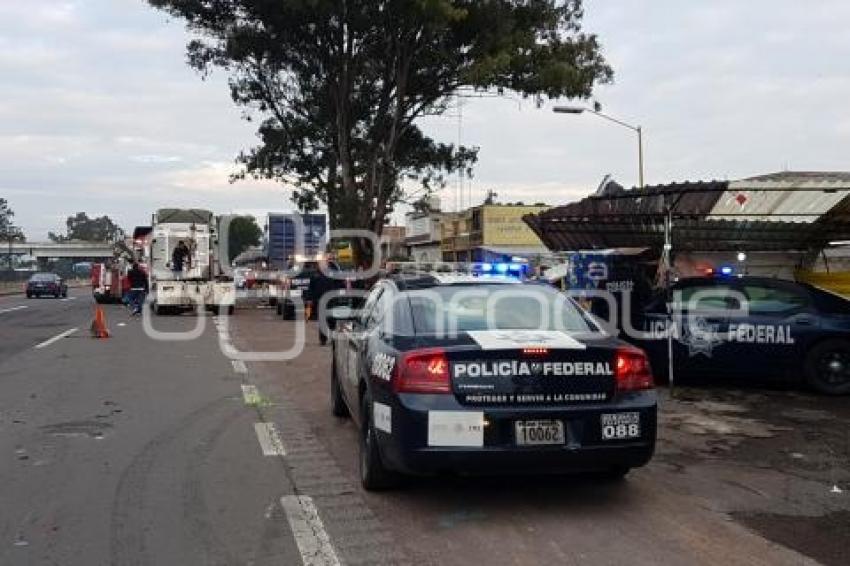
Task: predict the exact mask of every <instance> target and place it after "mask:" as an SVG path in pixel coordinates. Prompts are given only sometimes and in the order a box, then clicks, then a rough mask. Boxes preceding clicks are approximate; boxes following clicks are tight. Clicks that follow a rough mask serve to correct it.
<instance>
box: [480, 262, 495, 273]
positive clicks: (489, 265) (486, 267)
mask: <svg viewBox="0 0 850 566" xmlns="http://www.w3.org/2000/svg"><path fill="white" fill-rule="evenodd" d="M479 269H481V271H483V272H485V273H486V272H489V271H493V264H492V263H482V264H481V265H480V266H479Z"/></svg>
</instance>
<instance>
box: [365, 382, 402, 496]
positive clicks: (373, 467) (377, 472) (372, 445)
mask: <svg viewBox="0 0 850 566" xmlns="http://www.w3.org/2000/svg"><path fill="white" fill-rule="evenodd" d="M360 418H361V421H362V422H361V423H360V483H361V484H362V485H363V489H365V490H366V491H381V490H385V489H390V488H392V487H395V486H396V485H397V484H398V479H399V477H398V474H396V473H394V472H392V471H391V470H388V469H387V468H386V467H385V466H384V462H383V461H382V460H381V452H380V450H379V449H378V435H377V432H376V431H375V423H374V419H373V418H372V396H371V394H369V392H368V391H367V392H366V393H365V394H364V395H363V401H362V403H361V406H360Z"/></svg>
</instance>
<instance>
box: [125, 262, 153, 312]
mask: <svg viewBox="0 0 850 566" xmlns="http://www.w3.org/2000/svg"><path fill="white" fill-rule="evenodd" d="M127 280H128V281H129V282H130V309H131V311H130V312H132V314H134V315H136V314H142V305H144V304H145V297H146V296H147V294H148V275H147V273H145V272H144V271H143V270H142V268H141V266H140V265H139V262H137V261H134V262H133V265H132V267H130V271H128V272H127Z"/></svg>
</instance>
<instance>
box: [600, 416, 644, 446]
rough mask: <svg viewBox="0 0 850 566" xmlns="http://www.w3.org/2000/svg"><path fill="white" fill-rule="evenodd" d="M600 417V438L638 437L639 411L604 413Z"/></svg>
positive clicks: (622, 438) (624, 438) (623, 438)
mask: <svg viewBox="0 0 850 566" xmlns="http://www.w3.org/2000/svg"><path fill="white" fill-rule="evenodd" d="M600 418H601V422H600V424H601V425H602V440H626V439H629V438H639V437H640V413H606V414H603V415H601V417H600Z"/></svg>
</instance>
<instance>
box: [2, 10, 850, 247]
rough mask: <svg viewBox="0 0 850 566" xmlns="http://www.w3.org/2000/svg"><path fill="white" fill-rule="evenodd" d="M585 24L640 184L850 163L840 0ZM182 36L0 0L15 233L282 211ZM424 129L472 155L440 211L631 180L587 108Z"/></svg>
mask: <svg viewBox="0 0 850 566" xmlns="http://www.w3.org/2000/svg"><path fill="white" fill-rule="evenodd" d="M585 12H586V13H585V22H584V27H585V30H586V31H589V32H593V33H596V34H598V35H599V37H600V40H601V43H602V45H603V47H604V53H605V55H606V57H607V59H608V61H609V62H610V64H611V65H612V66H613V67H614V71H615V81H614V83H613V84H612V85H605V86H603V87H600V88H598V89H597V91H596V93H595V99H596V100H598V101H599V102H600V103H601V104H602V106H603V111H604V112H606V113H608V114H610V115H612V116H615V117H617V118H619V119H621V120H624V121H626V122H628V123H631V124H634V125H641V126H642V127H643V129H644V143H645V157H646V182H647V183H648V184H656V183H667V182H673V181H682V180H708V179H739V178H744V177H748V176H752V175H758V174H763V173H770V172H775V171H780V170H786V169H788V170H850V163H848V159H850V152H848V148H850V112H848V111H847V110H848V101H850V72H848V71H850V35H848V34H847V33H846V22H847V21H850V3H848V2H845V1H843V0H821V1H819V2H816V3H808V4H803V3H800V2H799V1H798V0H748V1H747V2H741V1H740V0H714V1H712V2H699V3H697V2H682V1H681V0H646V1H644V0H586V1H585ZM187 39H189V36H188V34H187V33H186V31H185V29H184V27H183V24H182V23H181V22H180V21H177V20H174V19H170V18H168V17H166V15H165V14H163V13H161V12H158V11H156V10H154V9H153V8H151V7H150V6H149V5H148V4H147V3H146V2H145V1H144V0H76V1H75V0H37V1H34V2H25V1H23V0H0V77H2V80H0V156H2V157H0V197H2V198H6V199H7V200H8V201H9V205H10V206H11V208H12V209H13V210H14V211H15V213H16V216H15V223H16V224H17V225H19V226H21V227H22V228H23V229H24V231H25V233H26V235H27V237H28V238H29V239H30V240H42V239H44V238H45V237H46V235H47V232H48V231H61V230H63V229H64V221H65V218H66V217H68V216H69V215H73V214H74V213H76V212H79V211H84V212H86V213H88V214H89V215H102V214H107V215H109V216H110V217H112V218H113V219H115V220H116V221H118V222H119V224H120V225H121V226H122V227H124V228H125V229H126V230H132V228H133V226H136V225H142V224H147V223H149V221H150V216H151V214H152V213H153V211H154V210H156V209H157V208H162V207H167V206H178V207H203V208H209V209H211V210H214V211H216V212H220V213H251V214H257V215H261V214H263V213H265V212H268V211H283V210H291V209H292V205H291V203H290V201H289V191H288V190H287V188H286V187H285V186H282V185H280V184H277V183H273V182H269V181H251V180H249V181H242V182H238V183H236V184H231V183H229V181H228V177H229V175H230V173H231V172H233V171H234V170H235V167H236V166H235V165H234V158H235V157H236V156H237V155H238V153H239V152H240V150H242V149H246V148H249V147H251V146H252V145H254V144H255V143H256V137H255V135H254V131H255V130H254V126H253V125H252V124H251V123H248V122H245V121H244V120H242V118H241V116H242V113H241V110H240V109H239V108H237V107H236V106H235V105H234V104H233V103H232V102H231V100H230V96H229V92H228V89H227V84H226V76H225V75H224V74H223V73H216V74H214V75H213V76H211V77H208V78H207V79H206V80H202V79H201V77H200V76H199V75H198V74H197V73H196V72H195V71H193V70H192V69H190V68H189V67H188V66H187V65H186V56H185V44H186V41H187ZM560 102H561V103H570V102H571V101H560ZM423 127H424V128H425V129H426V131H427V132H429V133H431V134H432V135H434V136H435V137H436V138H437V139H439V140H441V141H446V142H455V143H456V142H458V141H461V142H462V143H464V144H466V145H474V146H479V147H480V153H479V162H478V164H477V166H476V168H475V172H474V177H473V178H472V179H466V180H464V184H463V191H462V194H463V197H462V199H461V198H459V197H458V190H457V186H458V184H457V181H456V180H452V183H451V184H450V186H449V187H447V188H446V189H445V190H444V191H443V192H442V194H441V196H442V200H443V205H444V208H446V209H450V210H451V209H454V208H456V207H458V206H466V205H469V203H470V202H472V203H477V202H480V201H481V200H483V198H484V195H485V193H486V192H487V191H488V190H491V189H492V190H494V191H496V192H497V193H498V195H499V200H501V201H511V202H512V201H519V200H522V201H525V202H540V201H542V202H547V203H549V204H563V203H566V202H571V201H573V200H576V199H578V198H580V197H582V196H584V195H586V194H588V193H590V192H592V191H593V190H595V188H596V187H597V186H598V184H599V182H600V180H601V179H602V177H603V176H604V175H606V174H611V175H613V176H614V178H615V179H617V180H618V182H620V184H622V185H624V186H632V185H634V184H636V183H637V140H636V136H635V134H634V133H633V132H632V131H630V130H628V129H625V128H622V127H619V126H616V125H614V124H611V123H609V122H606V121H604V120H601V119H600V118H598V117H595V116H593V115H591V114H582V115H562V114H553V113H552V111H551V104H550V105H546V106H544V107H543V108H537V107H536V106H535V105H534V104H533V103H532V102H530V101H522V100H518V99H515V98H505V99H494V98H484V99H481V98H478V99H464V100H463V101H462V107H461V109H460V111H457V110H455V111H452V112H451V113H450V115H447V116H445V117H440V118H429V119H428V120H427V121H425V122H423ZM397 216H398V218H397V219H398V220H400V213H399V214H398V215H397Z"/></svg>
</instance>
